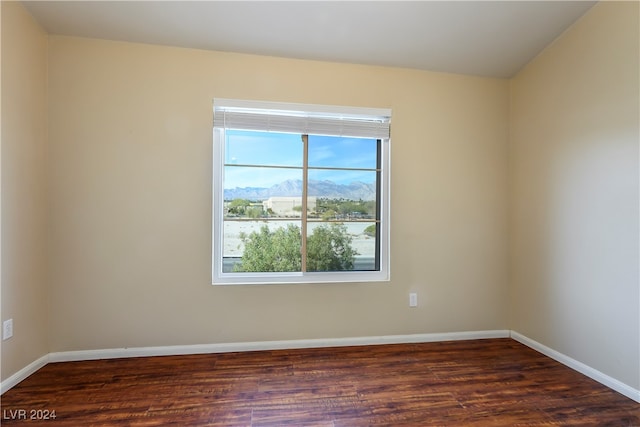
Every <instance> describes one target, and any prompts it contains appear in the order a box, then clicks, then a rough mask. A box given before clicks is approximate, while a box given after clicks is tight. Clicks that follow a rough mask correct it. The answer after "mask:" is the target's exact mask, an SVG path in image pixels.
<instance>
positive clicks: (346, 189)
mask: <svg viewBox="0 0 640 427" xmlns="http://www.w3.org/2000/svg"><path fill="white" fill-rule="evenodd" d="M308 187H309V188H308V194H309V195H310V196H316V197H327V198H332V199H333V198H336V199H339V198H344V199H349V200H375V198H376V185H375V183H370V184H367V183H364V182H359V181H356V182H352V183H351V184H348V185H345V184H337V183H335V182H333V181H328V180H325V181H316V180H309V182H308ZM301 194H302V181H301V180H299V179H298V180H295V179H288V180H286V181H283V182H281V183H280V184H276V185H273V186H271V187H268V188H264V187H244V188H239V187H236V188H225V190H224V199H225V200H233V199H247V200H266V199H268V198H269V197H296V196H298V197H299V196H300V195H301Z"/></svg>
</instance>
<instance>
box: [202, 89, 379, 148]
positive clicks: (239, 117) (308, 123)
mask: <svg viewBox="0 0 640 427" xmlns="http://www.w3.org/2000/svg"><path fill="white" fill-rule="evenodd" d="M213 105H214V111H213V126H214V127H216V128H223V129H236V130H256V131H268V132H286V133H302V134H309V135H329V136H345V137H360V138H374V139H388V138H389V127H390V115H391V111H390V110H385V109H373V108H354V107H335V106H318V105H305V104H287V103H273V102H259V101H239V100H229V99H215V100H214V103H213Z"/></svg>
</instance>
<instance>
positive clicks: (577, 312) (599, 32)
mask: <svg viewBox="0 0 640 427" xmlns="http://www.w3.org/2000/svg"><path fill="white" fill-rule="evenodd" d="M638 12H639V11H638V3H637V2H628V3H617V2H611V3H609V2H605V3H600V4H598V5H596V6H595V7H594V8H593V9H592V10H591V11H590V12H588V13H587V15H585V16H584V17H583V18H582V19H581V20H580V21H579V22H578V23H577V24H576V25H574V27H572V28H571V29H570V30H569V31H568V32H567V33H565V34H564V35H563V36H562V37H561V38H560V39H558V40H557V41H556V42H555V43H554V44H553V45H551V46H550V47H548V48H547V49H546V51H545V52H543V53H542V54H541V55H540V56H539V57H538V58H537V59H535V60H534V61H533V62H532V63H531V64H529V65H528V66H527V67H526V68H525V69H524V70H523V71H522V72H521V73H519V74H518V76H517V77H516V78H515V79H513V81H512V95H511V100H512V103H511V124H512V126H511V177H512V186H511V213H512V218H511V219H512V227H511V248H510V249H511V257H512V274H511V279H510V280H511V304H510V305H511V320H510V326H511V329H513V330H515V331H517V332H519V333H522V334H524V335H526V336H528V337H529V338H532V339H534V340H536V341H538V342H540V343H542V344H544V345H546V346H548V347H551V348H553V349H555V350H556V351H559V352H561V353H564V354H566V355H568V356H570V357H573V358H574V359H577V360H578V361H580V362H582V363H585V364H586V365H588V366H590V367H592V368H595V369H597V370H599V371H601V372H603V373H605V374H607V375H609V376H611V377H613V378H616V379H618V380H620V381H623V382H624V383H626V384H628V385H630V386H632V387H634V388H635V389H639V388H640V362H639V361H640V294H639V284H638V283H639V278H638V256H639V254H638V236H639V235H638V233H639V229H638V221H639V218H640V216H639V212H638V206H639V200H638V194H639V193H638V181H639V175H638V174H639V172H638V163H639V162H638V160H639V159H638V155H639V153H638V142H639V140H640V135H639V131H638V129H639V125H640V124H639V114H640V111H639V108H638V105H639V85H638V81H639V76H640V74H639V71H640V70H639V66H638V54H639V51H640V49H639V34H638V16H639V13H638Z"/></svg>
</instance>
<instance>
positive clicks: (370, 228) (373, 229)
mask: <svg viewBox="0 0 640 427" xmlns="http://www.w3.org/2000/svg"><path fill="white" fill-rule="evenodd" d="M364 234H366V235H367V236H369V237H375V235H376V225H375V224H371V225H370V226H368V227H367V228H365V229H364Z"/></svg>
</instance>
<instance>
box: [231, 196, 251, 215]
mask: <svg viewBox="0 0 640 427" xmlns="http://www.w3.org/2000/svg"><path fill="white" fill-rule="evenodd" d="M250 205H251V202H250V201H248V200H245V199H233V200H232V201H231V202H229V206H228V209H229V213H230V214H232V215H244V214H245V211H246V210H247V208H248V207H249V206H250Z"/></svg>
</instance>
